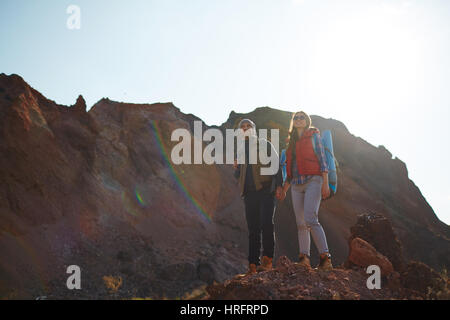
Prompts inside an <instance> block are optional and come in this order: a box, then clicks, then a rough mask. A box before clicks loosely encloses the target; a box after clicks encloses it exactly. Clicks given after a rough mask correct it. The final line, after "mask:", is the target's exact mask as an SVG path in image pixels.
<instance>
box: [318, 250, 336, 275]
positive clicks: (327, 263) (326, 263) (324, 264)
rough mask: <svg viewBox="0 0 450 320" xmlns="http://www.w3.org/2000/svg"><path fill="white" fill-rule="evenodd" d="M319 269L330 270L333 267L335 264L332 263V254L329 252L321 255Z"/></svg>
mask: <svg viewBox="0 0 450 320" xmlns="http://www.w3.org/2000/svg"><path fill="white" fill-rule="evenodd" d="M317 268H318V269H319V270H325V271H329V270H331V269H333V265H332V264H331V255H330V254H329V253H328V252H325V253H322V254H321V255H320V262H319V265H318V266H317Z"/></svg>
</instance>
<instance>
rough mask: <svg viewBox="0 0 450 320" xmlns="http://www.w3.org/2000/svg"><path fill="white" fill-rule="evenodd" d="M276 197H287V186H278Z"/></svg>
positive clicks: (281, 198)
mask: <svg viewBox="0 0 450 320" xmlns="http://www.w3.org/2000/svg"><path fill="white" fill-rule="evenodd" d="M275 197H276V198H277V200H279V201H283V200H284V198H286V190H285V188H282V187H277V191H276V193H275Z"/></svg>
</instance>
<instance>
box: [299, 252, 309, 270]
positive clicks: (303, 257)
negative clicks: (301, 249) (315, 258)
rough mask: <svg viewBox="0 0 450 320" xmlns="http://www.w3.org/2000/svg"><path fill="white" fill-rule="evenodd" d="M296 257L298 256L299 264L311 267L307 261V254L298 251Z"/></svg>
mask: <svg viewBox="0 0 450 320" xmlns="http://www.w3.org/2000/svg"><path fill="white" fill-rule="evenodd" d="M298 257H299V260H298V263H299V264H300V265H301V266H304V267H307V268H308V269H310V268H311V262H310V261H309V257H308V255H306V254H304V253H300V254H299V256H298Z"/></svg>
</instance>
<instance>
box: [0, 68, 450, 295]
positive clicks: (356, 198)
mask: <svg viewBox="0 0 450 320" xmlns="http://www.w3.org/2000/svg"><path fill="white" fill-rule="evenodd" d="M241 116H243V115H240V114H236V113H231V114H230V118H229V119H228V120H227V122H225V123H224V125H223V126H221V128H222V129H223V128H226V127H231V126H233V125H234V124H235V123H236V121H237V120H238V118H239V117H241ZM248 116H249V117H252V118H253V119H255V121H256V123H257V125H258V126H261V127H264V126H265V125H266V126H268V127H280V126H284V125H285V124H286V123H287V122H288V121H289V114H288V113H286V112H283V111H279V110H275V109H270V108H259V109H257V110H255V111H254V112H253V113H251V114H249V115H248ZM194 120H199V119H198V118H197V117H195V116H194V115H186V114H183V113H182V112H180V110H179V109H178V108H176V107H175V106H174V105H173V104H172V103H155V104H139V105H138V104H127V103H120V102H114V101H111V100H108V99H102V100H100V101H99V102H98V103H96V104H95V105H94V106H93V107H92V108H91V109H90V110H89V112H87V111H86V104H85V102H84V99H83V98H82V97H81V96H80V97H79V98H78V99H77V101H76V103H75V104H74V105H73V106H63V105H59V104H57V103H55V102H54V101H51V100H49V99H47V98H46V97H44V96H43V95H42V94H40V93H39V92H38V91H36V90H35V89H33V88H31V87H30V86H29V85H28V84H27V83H26V82H25V81H24V80H23V79H22V78H21V77H20V76H17V75H11V76H7V75H5V74H1V75H0V153H1V155H2V157H0V181H1V184H0V298H7V299H8V298H11V299H14V298H36V297H40V296H46V297H48V298H130V297H153V298H158V297H159V298H161V297H169V298H176V297H181V296H183V294H184V293H186V292H189V291H192V290H193V289H195V288H198V287H199V286H202V285H206V284H212V283H213V282H214V281H216V282H218V283H222V282H224V281H225V280H227V279H230V278H232V277H233V276H234V275H236V274H240V273H242V272H243V271H244V270H245V269H246V264H247V262H246V255H247V254H246V252H247V234H246V225H245V219H244V215H243V210H244V209H243V204H242V200H241V199H240V197H239V194H238V191H237V188H236V181H235V180H234V178H233V177H232V168H231V167H230V166H227V165H205V164H202V165H181V166H176V165H173V164H172V163H171V162H170V150H171V148H172V146H173V145H174V144H175V142H171V141H170V134H171V132H172V130H173V129H175V128H180V127H183V128H186V129H188V130H190V131H191V132H192V128H193V121H194ZM313 122H314V124H315V125H316V126H318V127H319V128H320V129H321V130H324V129H327V128H328V129H331V130H332V131H333V136H334V139H335V148H336V156H337V158H338V160H339V162H340V168H341V169H340V170H341V171H340V173H339V183H340V189H339V194H338V195H337V196H336V197H335V198H333V199H331V200H329V201H327V202H326V203H325V204H324V205H323V207H322V209H321V210H322V211H321V213H320V214H321V219H322V222H323V224H324V227H325V229H326V230H325V231H326V232H327V236H328V238H329V242H330V248H331V251H332V254H333V259H334V261H335V263H336V264H341V263H344V262H345V261H346V259H347V256H348V239H349V237H350V235H351V234H350V227H351V226H352V225H354V224H355V222H356V220H357V215H358V214H360V213H362V212H371V211H376V212H381V213H383V214H384V215H386V216H387V217H388V218H389V219H390V220H391V221H392V224H393V226H394V230H395V232H396V233H397V234H398V237H399V240H400V242H401V244H402V245H403V250H404V255H405V259H403V260H405V262H407V260H409V259H415V260H418V261H422V262H425V263H427V264H429V265H430V266H432V267H434V268H436V269H438V270H440V269H441V268H443V267H447V268H448V266H449V265H450V263H449V258H448V257H449V248H450V246H449V240H448V238H449V227H448V226H447V225H445V224H443V223H442V222H440V221H439V220H438V219H437V217H436V216H435V214H434V212H433V211H432V209H431V208H430V207H429V205H428V204H427V203H426V201H425V199H424V198H423V197H422V195H421V193H420V191H419V189H418V188H417V187H416V186H415V185H414V184H413V182H412V181H410V180H409V179H408V176H407V170H406V166H405V164H404V163H403V162H401V161H400V160H398V159H392V157H391V155H390V154H389V152H388V151H387V150H386V149H384V148H382V147H379V148H376V147H373V146H371V145H370V144H368V143H366V142H365V141H364V140H362V139H360V138H357V137H354V136H353V135H351V134H350V133H349V132H348V130H347V129H346V128H345V126H344V125H343V124H342V123H340V122H338V121H335V120H327V119H323V118H320V117H313ZM205 127H206V126H205ZM282 132H283V131H282ZM275 219H276V231H277V237H278V238H277V252H278V256H284V255H285V256H288V257H289V258H290V259H291V260H295V257H296V252H297V248H296V245H297V240H296V230H295V222H294V224H293V223H292V222H293V221H294V220H293V215H292V213H291V212H290V200H287V201H286V202H285V203H283V204H281V205H279V207H278V209H277V212H276V217H275ZM381 240H382V239H381ZM373 241H374V244H373V245H374V246H375V247H376V249H377V250H380V249H379V247H382V246H383V244H382V242H381V244H378V246H379V247H377V245H376V243H375V242H376V241H377V240H376V239H375V240H373ZM380 252H381V251H380ZM385 254H386V253H385ZM394 261H395V259H394V260H392V262H393V263H394ZM313 262H314V260H313ZM69 265H78V266H80V268H81V271H82V274H81V278H82V290H74V291H70V290H68V289H67V287H66V279H67V277H68V274H67V273H66V269H67V267H68V266H69Z"/></svg>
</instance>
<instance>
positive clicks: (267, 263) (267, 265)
mask: <svg viewBox="0 0 450 320" xmlns="http://www.w3.org/2000/svg"><path fill="white" fill-rule="evenodd" d="M256 270H257V271H258V272H260V271H269V270H272V258H269V257H267V256H263V257H262V258H261V265H259V266H258V268H257V269H256Z"/></svg>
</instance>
